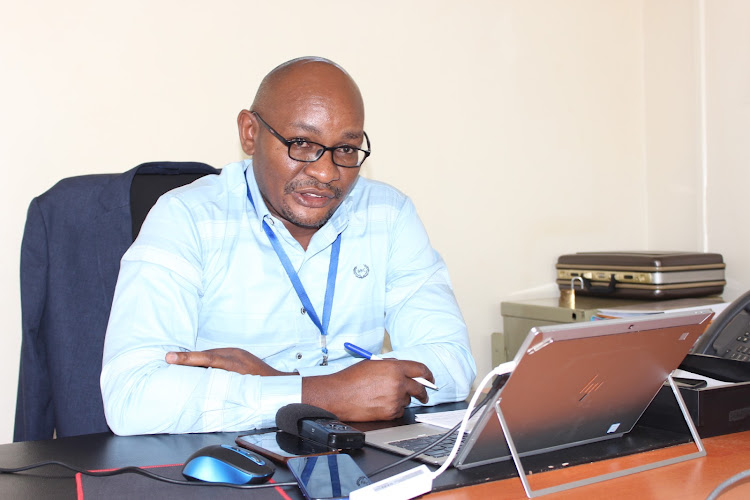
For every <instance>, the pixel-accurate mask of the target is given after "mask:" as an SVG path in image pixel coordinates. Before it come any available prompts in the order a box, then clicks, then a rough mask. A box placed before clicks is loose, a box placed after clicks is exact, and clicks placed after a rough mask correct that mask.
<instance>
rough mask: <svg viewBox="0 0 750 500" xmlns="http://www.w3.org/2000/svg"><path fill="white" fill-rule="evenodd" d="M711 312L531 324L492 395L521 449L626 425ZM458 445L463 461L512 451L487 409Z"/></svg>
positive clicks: (611, 433) (602, 435)
mask: <svg viewBox="0 0 750 500" xmlns="http://www.w3.org/2000/svg"><path fill="white" fill-rule="evenodd" d="M711 316H712V313H711V312H710V311H701V312H699V313H692V312H691V313H674V314H659V315H654V316H641V317H638V318H630V319H625V320H607V321H594V322H590V323H573V324H566V325H554V326H545V327H538V328H534V329H532V330H531V332H530V333H529V335H528V336H527V338H526V340H525V342H524V343H523V345H522V346H521V348H520V350H519V352H518V354H517V355H516V358H515V361H516V363H517V366H516V368H515V369H514V371H513V373H512V374H511V376H510V378H509V379H508V381H507V382H506V384H505V386H504V387H503V388H502V390H501V391H500V392H499V394H498V397H497V401H496V404H498V405H499V407H500V409H501V411H502V413H503V416H504V417H505V420H506V422H507V425H508V428H509V430H510V433H511V436H512V438H513V441H514V443H515V446H516V449H517V451H518V452H519V454H520V455H521V456H524V455H528V454H534V453H541V452H545V451H552V450H555V449H561V448H566V447H570V446H575V445H578V444H584V443H588V442H594V441H599V440H602V439H607V438H611V437H616V436H620V435H622V434H623V433H626V432H629V431H630V430H631V429H632V428H633V426H634V425H635V424H636V422H637V421H638V419H639V418H640V416H641V414H642V413H643V412H644V411H645V410H646V408H647V407H648V405H649V403H650V402H651V400H652V399H653V398H654V397H655V396H656V394H657V393H658V391H659V389H660V388H661V386H662V385H663V383H664V381H665V380H666V378H667V375H669V373H671V372H672V371H673V370H674V369H675V368H677V367H678V366H679V364H680V362H681V361H682V360H683V359H684V358H685V356H686V355H687V353H688V352H689V350H690V348H691V347H692V346H693V344H694V343H695V341H696V340H697V339H698V337H699V336H700V335H701V334H702V333H703V331H704V330H705V328H706V325H707V324H708V321H709V319H710V318H711ZM490 404H492V403H490ZM462 448H463V450H464V451H463V452H460V453H459V455H458V456H457V460H456V462H455V464H456V466H457V467H460V468H465V467H471V466H475V465H481V464H483V463H490V462H494V461H497V460H502V459H505V458H508V457H509V456H510V451H509V450H508V446H507V443H506V440H505V438H504V436H503V433H502V429H501V427H500V425H499V422H498V418H497V414H496V413H495V411H486V412H484V414H483V416H482V418H481V419H480V421H479V422H478V423H477V425H476V427H475V429H474V431H473V432H472V434H471V436H470V438H469V440H468V441H467V442H466V443H465V445H464V446H463V447H462Z"/></svg>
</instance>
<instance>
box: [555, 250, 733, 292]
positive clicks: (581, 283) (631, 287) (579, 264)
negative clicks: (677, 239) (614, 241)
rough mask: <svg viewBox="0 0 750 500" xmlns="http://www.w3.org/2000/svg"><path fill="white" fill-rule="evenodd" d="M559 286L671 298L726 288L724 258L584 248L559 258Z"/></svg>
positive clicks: (581, 290) (695, 253)
mask: <svg viewBox="0 0 750 500" xmlns="http://www.w3.org/2000/svg"><path fill="white" fill-rule="evenodd" d="M555 267H556V269H557V284H558V286H559V287H560V290H570V289H571V288H573V289H574V290H575V293H576V294H577V295H599V296H610V297H620V298H630V299H641V300H643V299H659V300H661V299H672V298H682V297H703V296H706V295H718V294H721V293H722V292H723V291H724V285H726V281H725V279H724V268H725V264H724V260H723V259H722V256H721V254H718V253H701V252H579V253H574V254H567V255H561V256H560V257H559V258H558V259H557V265H556V266H555Z"/></svg>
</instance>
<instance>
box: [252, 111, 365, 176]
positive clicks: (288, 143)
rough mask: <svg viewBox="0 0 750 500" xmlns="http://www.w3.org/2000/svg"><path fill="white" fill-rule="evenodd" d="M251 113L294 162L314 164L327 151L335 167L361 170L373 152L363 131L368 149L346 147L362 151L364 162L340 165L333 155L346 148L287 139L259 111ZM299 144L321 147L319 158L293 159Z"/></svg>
mask: <svg viewBox="0 0 750 500" xmlns="http://www.w3.org/2000/svg"><path fill="white" fill-rule="evenodd" d="M250 112H251V113H252V114H254V115H255V117H256V118H257V119H258V121H259V122H260V123H261V124H263V126H264V127H266V128H267V129H268V131H269V132H271V135H272V136H274V137H275V138H277V139H278V140H279V141H281V142H282V143H283V144H284V145H285V146H286V147H287V155H289V158H291V159H292V160H294V161H301V162H304V163H314V162H316V161H318V160H320V159H321V158H323V155H324V154H325V153H326V151H330V152H331V161H333V164H334V165H337V166H339V167H343V168H359V167H361V166H362V164H363V163H364V162H365V160H366V159H367V157H368V156H370V153H371V151H370V138H369V137H367V132H365V131H364V130H363V131H362V133H363V134H364V136H365V141H367V149H362V148H358V147H355V146H349V145H347V146H346V147H347V148H352V149H356V150H357V151H362V153H364V155H365V156H364V158H362V161H360V162H359V163H358V164H357V165H342V164H340V163H336V157H335V155H334V154H333V152H334V151H336V150H337V149H339V148H342V147H344V146H324V145H323V144H320V143H319V142H315V141H307V140H305V141H302V140H300V139H297V140H294V139H287V138H285V137H284V136H283V135H281V134H279V133H278V132H276V130H274V128H273V127H272V126H270V125H269V124H268V123H266V121H265V120H264V119H263V117H261V116H260V114H258V112H257V111H250ZM298 142H306V143H308V144H315V145H316V146H320V149H319V150H318V157H317V158H315V159H314V160H300V159H298V158H295V157H293V156H292V146H293V145H294V144H296V143H298Z"/></svg>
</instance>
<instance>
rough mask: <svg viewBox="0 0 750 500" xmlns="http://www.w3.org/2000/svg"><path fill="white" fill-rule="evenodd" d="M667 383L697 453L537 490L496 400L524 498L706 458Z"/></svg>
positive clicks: (679, 397)
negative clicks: (530, 479) (524, 492)
mask: <svg viewBox="0 0 750 500" xmlns="http://www.w3.org/2000/svg"><path fill="white" fill-rule="evenodd" d="M667 381H668V382H669V386H670V387H671V388H672V393H673V394H674V396H675V399H676V400H677V404H678V405H679V407H680V410H681V411H682V416H683V417H684V418H685V423H686V424H687V426H688V428H689V429H690V434H691V436H692V438H693V442H694V444H695V445H696V447H697V449H698V451H695V452H690V453H686V454H684V455H680V456H677V457H673V458H668V459H665V460H659V461H656V462H651V463H648V464H643V465H639V466H636V467H630V468H627V469H623V470H619V471H615V472H609V473H606V474H600V475H597V476H591V477H588V478H586V479H580V480H577V481H571V482H568V483H563V484H559V485H556V486H551V487H548V488H542V489H539V490H532V489H531V486H530V484H529V480H528V478H527V477H526V473H525V471H524V467H523V465H522V464H521V458H520V457H519V455H518V451H517V450H516V446H515V443H514V442H513V438H512V437H511V433H510V430H509V429H508V424H507V423H506V421H505V417H503V412H502V411H501V410H500V399H502V398H500V399H498V401H497V402H496V403H495V411H496V412H497V418H498V420H500V426H501V427H502V429H503V433H504V434H505V440H506V442H507V443H508V448H509V449H510V453H511V456H512V457H513V462H514V463H515V465H516V470H517V471H518V476H519V477H520V478H521V483H523V489H524V490H525V491H526V496H527V497H529V498H534V497H538V496H542V495H547V494H549V493H557V492H559V491H565V490H570V489H573V488H578V487H579V486H586V485H588V484H594V483H599V482H601V481H606V480H608V479H614V478H616V477H622V476H627V475H629V474H635V473H637V472H643V471H646V470H650V469H656V468H658V467H664V466H666V465H672V464H676V463H679V462H684V461H686V460H692V459H694V458H700V457H704V456H706V450H705V448H703V443H702V442H701V438H700V436H699V435H698V431H697V429H696V428H695V424H694V423H693V419H692V418H691V417H690V412H688V409H687V407H686V406H685V401H684V400H683V399H682V395H681V394H680V390H679V389H678V388H677V386H676V385H675V383H674V380H672V375H671V374H670V375H668V376H667Z"/></svg>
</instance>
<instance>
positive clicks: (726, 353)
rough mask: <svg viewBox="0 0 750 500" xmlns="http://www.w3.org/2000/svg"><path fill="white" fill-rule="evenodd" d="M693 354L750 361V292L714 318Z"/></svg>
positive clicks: (694, 348)
mask: <svg viewBox="0 0 750 500" xmlns="http://www.w3.org/2000/svg"><path fill="white" fill-rule="evenodd" d="M692 352H693V353H696V354H708V355H711V356H718V357H720V358H727V359H735V360H737V361H750V291H748V292H745V293H744V294H743V295H742V296H741V297H739V298H738V299H737V300H735V301H734V302H732V303H731V304H729V305H728V306H727V308H726V309H724V310H723V311H722V312H721V314H719V315H718V316H716V317H715V318H714V320H713V322H711V324H710V325H709V326H708V328H706V331H705V332H704V333H703V335H702V336H701V338H700V339H699V340H698V343H697V344H696V345H695V347H693V350H692Z"/></svg>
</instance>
